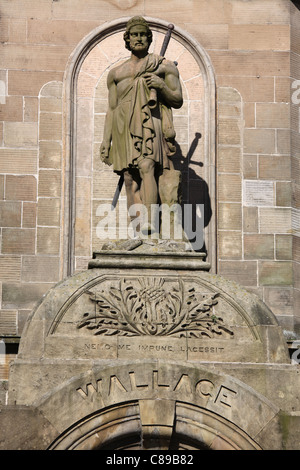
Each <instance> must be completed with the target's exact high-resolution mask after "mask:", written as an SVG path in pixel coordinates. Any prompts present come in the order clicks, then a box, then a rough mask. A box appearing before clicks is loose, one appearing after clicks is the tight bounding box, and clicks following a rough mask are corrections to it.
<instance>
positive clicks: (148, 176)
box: [138, 158, 158, 235]
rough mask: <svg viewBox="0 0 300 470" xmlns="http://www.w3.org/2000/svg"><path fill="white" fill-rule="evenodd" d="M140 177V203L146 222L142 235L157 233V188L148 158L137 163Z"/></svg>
mask: <svg viewBox="0 0 300 470" xmlns="http://www.w3.org/2000/svg"><path fill="white" fill-rule="evenodd" d="M138 168H139V172H140V176H141V189H140V195H141V200H142V203H143V205H144V207H145V209H146V215H147V221H146V223H145V224H144V225H143V227H142V232H143V234H144V235H146V234H150V233H152V234H153V233H156V232H157V227H156V225H157V223H156V220H152V219H153V218H154V217H155V216H154V215H153V214H154V212H155V206H154V205H157V203H158V188H157V181H156V178H155V162H154V161H153V160H151V159H149V158H143V159H141V160H140V161H139V162H138Z"/></svg>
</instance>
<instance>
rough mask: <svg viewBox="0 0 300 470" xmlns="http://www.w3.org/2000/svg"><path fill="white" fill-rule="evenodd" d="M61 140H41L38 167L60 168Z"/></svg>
mask: <svg viewBox="0 0 300 470" xmlns="http://www.w3.org/2000/svg"><path fill="white" fill-rule="evenodd" d="M61 158H62V146H61V142H51V141H41V142H40V145H39V167H40V168H54V169H59V168H61Z"/></svg>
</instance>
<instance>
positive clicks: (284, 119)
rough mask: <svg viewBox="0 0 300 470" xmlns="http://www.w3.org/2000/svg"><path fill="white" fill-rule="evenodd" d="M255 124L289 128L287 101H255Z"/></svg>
mask: <svg viewBox="0 0 300 470" xmlns="http://www.w3.org/2000/svg"><path fill="white" fill-rule="evenodd" d="M256 126H257V127H264V128H275V129H276V128H289V127H290V105H289V104H288V103H257V104H256Z"/></svg>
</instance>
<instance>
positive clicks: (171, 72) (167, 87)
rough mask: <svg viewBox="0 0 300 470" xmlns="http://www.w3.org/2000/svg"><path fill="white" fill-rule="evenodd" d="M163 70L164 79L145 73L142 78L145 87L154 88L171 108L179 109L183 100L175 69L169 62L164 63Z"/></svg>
mask: <svg viewBox="0 0 300 470" xmlns="http://www.w3.org/2000/svg"><path fill="white" fill-rule="evenodd" d="M163 70H164V78H162V77H160V76H159V75H156V74H155V73H146V74H145V75H144V78H145V80H146V83H147V86H148V87H149V88H155V89H156V90H157V91H158V92H159V93H160V95H161V96H162V98H163V100H164V101H165V102H166V104H167V105H168V106H170V107H171V108H176V109H178V108H181V106H182V103H183V99H182V89H181V85H180V79H179V73H178V70H177V67H176V66H175V64H174V63H172V62H170V61H164V65H163Z"/></svg>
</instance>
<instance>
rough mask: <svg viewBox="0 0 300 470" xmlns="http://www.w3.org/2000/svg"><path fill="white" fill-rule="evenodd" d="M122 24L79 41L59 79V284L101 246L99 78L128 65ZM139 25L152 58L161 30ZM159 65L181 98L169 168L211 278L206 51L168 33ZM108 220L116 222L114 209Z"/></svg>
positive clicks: (104, 197)
mask: <svg viewBox="0 0 300 470" xmlns="http://www.w3.org/2000/svg"><path fill="white" fill-rule="evenodd" d="M128 19H129V18H120V19H118V20H115V21H113V22H110V23H105V24H104V25H102V26H100V27H99V28H96V29H95V30H93V31H92V32H91V33H90V34H89V35H88V36H86V37H85V38H84V39H83V40H82V41H81V42H80V43H79V44H78V46H77V47H76V49H75V50H74V52H73V53H72V55H71V57H70V59H69V62H68V65H67V69H66V73H65V77H64V93H63V101H64V108H65V109H64V111H65V112H64V117H65V120H64V132H63V151H64V162H65V165H64V190H65V193H64V204H63V214H64V217H63V220H64V238H63V259H64V268H63V273H64V275H65V276H66V275H71V274H73V273H74V272H76V271H78V270H81V269H85V268H86V266H87V262H88V260H89V259H90V258H91V256H92V253H93V252H94V251H98V250H99V249H101V246H102V245H101V242H102V244H103V242H104V241H105V240H99V239H98V238H97V235H96V225H97V220H98V219H97V214H96V212H97V207H98V205H99V203H101V202H108V201H111V200H112V197H113V194H114V190H115V187H116V184H117V181H118V177H117V175H115V174H114V173H113V171H112V170H111V168H109V167H107V166H105V165H103V164H102V162H101V161H100V159H99V157H98V155H99V146H100V143H101V138H102V132H103V125H104V118H105V113H106V109H107V88H106V77H107V74H108V71H109V70H110V68H112V67H114V66H115V65H117V64H118V63H120V62H121V61H122V60H125V59H126V58H128V57H129V52H128V51H127V50H126V49H125V47H124V42H123V32H124V29H125V25H126V23H127V21H128ZM146 20H147V21H148V23H149V25H150V27H151V29H152V31H153V33H154V40H153V43H152V45H151V49H150V52H152V51H153V52H156V53H159V51H160V47H161V44H162V41H163V37H164V34H165V33H166V31H167V27H168V23H167V22H165V21H162V20H160V19H156V18H149V17H146ZM166 58H167V59H169V60H173V61H176V62H177V63H178V70H179V73H180V78H181V83H182V88H183V93H184V105H183V107H182V108H181V109H180V110H176V111H175V112H174V123H175V129H176V134H177V137H176V141H177V144H178V145H177V153H176V156H175V167H176V168H177V169H180V170H181V171H182V174H183V202H184V203H198V204H204V207H205V211H204V212H205V213H204V214H203V215H202V217H204V224H205V244H206V248H207V253H208V256H207V258H208V261H209V262H210V264H211V267H212V268H211V269H212V272H215V270H216V223H215V216H216V210H215V206H216V203H215V142H216V124H215V95H216V87H215V78H214V72H213V68H212V65H211V61H210V58H209V57H208V55H207V53H206V51H205V50H204V49H203V48H202V47H201V46H200V45H199V44H198V43H197V42H196V41H195V40H194V39H193V38H192V37H191V36H190V35H189V34H187V33H186V32H185V31H183V30H181V29H180V28H178V27H176V25H175V30H174V31H173V33H172V38H171V41H170V44H169V47H168V50H167V53H166ZM124 198H125V195H124V193H122V194H121V198H120V204H119V205H121V203H122V201H123V204H124ZM122 207H124V205H123V206H122ZM125 207H126V205H125ZM116 217H117V221H118V220H119V212H118V209H117V211H116ZM119 234H120V233H119ZM121 236H122V235H121ZM125 237H126V235H125Z"/></svg>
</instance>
